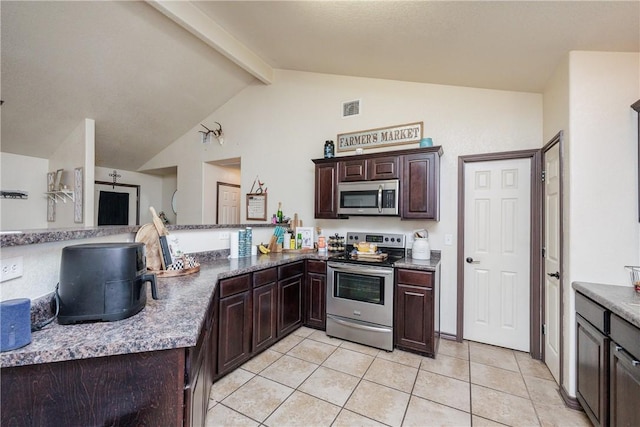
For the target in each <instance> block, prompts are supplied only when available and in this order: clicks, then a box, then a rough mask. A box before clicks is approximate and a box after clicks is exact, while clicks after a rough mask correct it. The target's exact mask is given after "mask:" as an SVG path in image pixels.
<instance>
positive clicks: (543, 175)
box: [540, 171, 547, 182]
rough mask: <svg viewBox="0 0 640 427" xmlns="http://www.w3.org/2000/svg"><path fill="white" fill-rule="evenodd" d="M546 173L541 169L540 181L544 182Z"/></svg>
mask: <svg viewBox="0 0 640 427" xmlns="http://www.w3.org/2000/svg"><path fill="white" fill-rule="evenodd" d="M546 175H547V171H542V172H541V173H540V181H542V182H544V178H545V177H546Z"/></svg>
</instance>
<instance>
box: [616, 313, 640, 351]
mask: <svg viewBox="0 0 640 427" xmlns="http://www.w3.org/2000/svg"><path fill="white" fill-rule="evenodd" d="M609 336H611V339H612V340H613V341H615V342H616V343H617V344H618V345H620V346H622V347H623V348H624V349H625V350H626V351H627V353H629V354H631V355H633V357H634V358H635V359H640V329H638V328H636V327H635V326H633V325H632V324H631V323H629V322H627V321H626V320H624V319H622V318H620V317H618V316H617V315H615V314H612V315H611V333H610V334H609Z"/></svg>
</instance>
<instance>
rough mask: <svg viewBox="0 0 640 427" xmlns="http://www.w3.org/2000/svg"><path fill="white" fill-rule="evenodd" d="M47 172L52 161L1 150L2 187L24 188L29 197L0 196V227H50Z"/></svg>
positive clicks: (7, 188)
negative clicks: (4, 197)
mask: <svg viewBox="0 0 640 427" xmlns="http://www.w3.org/2000/svg"><path fill="white" fill-rule="evenodd" d="M47 172H49V161H48V160H47V159H40V158H38V157H28V156H20V155H17V154H10V153H0V187H1V188H2V190H23V191H26V192H28V193H29V198H28V199H0V221H1V222H0V229H1V230H3V231H10V230H23V229H25V228H47V198H46V196H45V194H44V192H45V191H47Z"/></svg>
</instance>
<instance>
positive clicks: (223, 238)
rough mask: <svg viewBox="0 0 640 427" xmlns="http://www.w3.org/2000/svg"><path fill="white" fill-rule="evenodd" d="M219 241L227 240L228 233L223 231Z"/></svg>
mask: <svg viewBox="0 0 640 427" xmlns="http://www.w3.org/2000/svg"><path fill="white" fill-rule="evenodd" d="M220 240H229V232H228V231H223V232H222V233H220Z"/></svg>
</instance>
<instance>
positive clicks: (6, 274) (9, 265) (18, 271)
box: [0, 256, 22, 282]
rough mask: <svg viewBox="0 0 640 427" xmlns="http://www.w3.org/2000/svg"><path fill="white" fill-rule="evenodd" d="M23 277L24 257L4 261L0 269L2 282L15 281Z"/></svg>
mask: <svg viewBox="0 0 640 427" xmlns="http://www.w3.org/2000/svg"><path fill="white" fill-rule="evenodd" d="M21 276H22V257H21V256H19V257H15V258H7V259H3V260H2V264H1V267H0V282H6V281H7V280H11V279H15V278H16V277H21Z"/></svg>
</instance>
